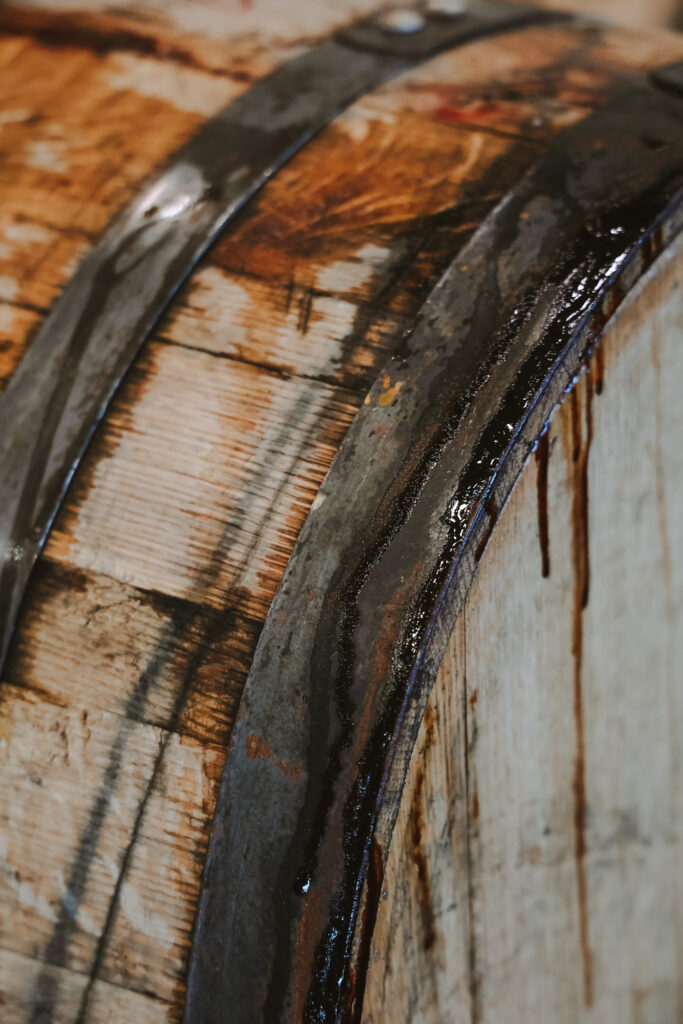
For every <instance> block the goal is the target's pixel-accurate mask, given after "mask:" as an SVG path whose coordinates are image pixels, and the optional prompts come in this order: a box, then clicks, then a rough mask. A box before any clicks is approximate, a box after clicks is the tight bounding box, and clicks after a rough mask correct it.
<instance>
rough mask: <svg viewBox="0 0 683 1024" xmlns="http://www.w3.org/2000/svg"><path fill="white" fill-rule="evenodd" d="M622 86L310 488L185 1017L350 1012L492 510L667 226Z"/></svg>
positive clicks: (246, 1018) (227, 779)
mask: <svg viewBox="0 0 683 1024" xmlns="http://www.w3.org/2000/svg"><path fill="white" fill-rule="evenodd" d="M622 88H623V91H621V92H620V93H619V95H617V96H616V97H615V98H614V99H613V100H612V101H611V102H610V103H609V104H608V105H607V106H606V107H605V108H604V109H603V110H601V111H600V112H598V113H596V114H594V115H592V116H590V117H589V118H587V119H586V120H585V121H583V122H582V123H580V124H578V125H577V126H575V127H574V128H572V129H570V130H569V131H567V132H566V134H565V135H564V136H563V137H562V138H560V139H559V140H558V142H557V143H556V144H555V145H554V147H553V148H552V149H551V150H550V152H549V153H548V154H547V155H546V156H544V157H543V158H542V159H541V160H540V162H539V163H538V164H537V165H536V167H535V168H533V169H532V170H531V171H530V172H529V173H528V174H527V175H526V176H525V178H524V179H523V180H522V182H521V183H520V184H519V186H518V187H517V188H516V189H515V190H513V192H512V193H511V194H510V195H509V196H508V197H507V199H506V200H505V202H504V203H503V204H502V205H500V206H499V207H498V208H497V210H496V211H495V212H494V213H493V214H491V215H490V216H489V218H488V219H487V220H486V221H485V222H484V223H483V225H482V226H481V228H480V229H479V230H478V232H477V233H476V234H475V235H474V237H473V238H472V240H471V241H470V242H469V243H468V244H467V245H466V247H465V248H464V249H463V250H462V251H461V252H460V253H459V254H458V255H457V258H456V259H454V260H453V263H452V264H451V266H450V267H449V269H448V270H447V272H446V273H445V274H444V276H443V277H442V279H441V280H440V281H439V283H438V285H437V286H436V288H435V289H434V291H433V292H432V294H431V296H430V297H429V299H428V301H427V303H426V305H425V306H424V308H423V311H422V313H421V315H420V317H419V318H418V320H417V322H416V324H415V326H414V328H413V330H412V332H411V333H410V335H409V336H408V337H407V338H406V340H405V342H404V344H403V347H402V349H401V351H399V352H397V353H396V354H395V356H394V357H393V358H392V360H391V361H390V363H389V365H388V366H387V368H386V369H385V371H384V373H383V374H382V375H381V377H380V379H379V381H378V382H377V384H376V385H375V386H374V388H373V389H372V391H371V392H370V395H369V398H368V401H367V403H366V404H365V406H364V407H363V408H362V410H361V411H360V412H359V413H358V415H357V417H356V418H355V420H354V422H353V424H352V426H351V428H350V430H349V434H348V435H347V438H346V440H345V441H344V443H343V445H342V448H341V449H340V451H339V453H338V455H337V457H336V459H335V461H334V463H333V466H332V468H331V470H330V472H329V474H328V476H327V478H326V480H325V482H324V483H323V486H322V488H321V490H320V493H319V496H318V498H317V499H316V502H315V505H314V507H313V510H312V511H311V513H310V515H309V518H308V520H307V521H306V524H305V526H304V528H303V531H302V534H301V537H300V539H299V542H298V544H297V546H296V548H295V550H294V553H293V554H292V557H291V559H290V562H289V565H288V568H287V571H286V573H285V576H284V579H283V582H282V585H281V587H280V590H279V592H278V595H277V597H276V599H275V601H274V604H273V607H272V608H271V611H270V615H269V618H268V620H267V623H266V626H265V628H264V631H263V634H262V636H261V640H260V643H259V646H258V649H257V652H256V656H255V659H254V662H253V666H252V670H251V673H250V676H249V679H248V682H247V685H246V689H245V693H244V697H243V701H242V705H241V710H240V714H239V718H238V721H237V724H236V726H235V729H234V732H233V741H232V746H231V750H230V752H229V755H228V761H227V765H226V769H225V774H224V778H223V782H222V787H221V792H220V796H219V801H218V808H217V812H216V819H215V823H214V832H213V837H212V841H211V844H210V851H209V858H208V862H207V869H206V874H205V881H204V889H203V894H202V900H201V907H200V914H199V922H198V928H197V932H196V937H195V947H194V955H193V962H192V968H191V974H190V984H189V999H188V1009H187V1015H186V1021H187V1022H192V1024H200V1022H201V1024H208V1022H218V1021H222V1020H224V1019H227V1018H226V1016H225V1014H226V1013H227V1014H228V1015H229V1019H230V1020H231V1021H234V1022H235V1024H247V1022H249V1024H253V1022H255V1021H268V1022H275V1021H280V1020H296V1021H299V1020H303V1021H307V1022H313V1021H315V1022H323V1021H324V1022H333V1021H341V1020H344V1021H347V1020H349V1021H351V1020H358V1019H359V1018H360V1012H361V1007H362V996H363V985H364V977H363V975H364V969H365V967H366V965H367V960H368V953H369V943H370V941H371V938H372V930H373V926H374V918H375V914H376V910H377V901H378V899H379V894H380V891H381V876H382V871H383V862H384V853H383V850H384V851H386V848H387V846H388V841H389V839H390V836H391V832H392V829H393V824H394V820H395V815H396V812H397V807H398V800H399V798H400V792H401V788H402V782H403V778H404V774H405V771H406V767H407V763H408V760H409V757H410V754H411V751H412V746H413V742H414V738H415V735H416V731H417V728H418V727H419V723H420V720H421V717H422V713H423V711H424V707H425V705H426V701H427V698H428V695H429V692H430V690H431V686H432V683H433V680H434V677H435V674H436V671H437V669H438V666H439V664H440V661H441V658H442V655H443V652H444V649H445V644H446V642H447V639H448V636H449V634H450V631H451V629H452V626H453V623H454V618H455V615H456V614H457V612H458V610H459V608H460V607H461V604H462V600H463V599H464V594H465V593H466V590H467V588H468V586H469V584H470V582H471V579H472V577H473V575H474V572H475V569H476V564H477V561H478V558H479V556H480V554H481V552H482V550H483V547H484V546H485V544H486V540H487V537H488V535H489V533H490V531H491V528H492V526H493V523H494V521H495V508H496V503H497V505H498V507H500V505H501V503H502V501H503V500H504V499H505V497H506V495H507V493H509V490H510V488H511V487H512V484H513V482H514V479H515V477H516V475H517V474H518V472H519V470H520V468H521V465H522V463H523V461H524V459H525V457H526V456H527V454H528V453H529V451H530V449H531V447H532V446H533V444H534V442H535V441H536V439H537V438H538V436H539V435H540V433H541V431H542V430H543V426H544V423H545V422H546V421H547V417H548V416H549V414H550V411H551V410H552V407H553V405H554V404H555V403H556V402H557V401H558V400H559V399H560V398H561V396H562V392H563V390H564V389H565V388H566V387H567V386H569V385H570V383H571V380H572V378H573V376H574V375H575V373H576V372H577V371H578V369H579V368H580V365H581V358H582V354H583V356H584V357H585V350H586V348H587V347H590V346H591V345H592V344H594V343H595V337H596V333H599V332H600V330H601V329H602V327H603V326H604V323H605V319H606V318H608V317H609V315H611V313H612V312H613V311H614V308H616V306H617V305H618V304H619V302H620V301H621V298H622V297H623V295H624V294H625V292H626V291H628V289H629V288H630V287H631V286H632V285H633V284H634V283H635V281H636V280H637V278H638V277H639V276H640V275H641V274H642V272H643V271H644V269H645V268H646V267H647V265H648V264H649V262H650V261H651V260H652V258H653V256H654V254H655V253H656V251H658V249H660V248H661V247H662V246H663V245H664V244H666V243H667V241H668V240H669V239H670V238H671V237H672V236H673V234H674V233H675V232H677V231H678V230H679V228H680V226H681V219H682V212H681V203H680V200H681V189H682V188H683V131H682V130H681V128H682V125H683V104H682V103H681V102H680V99H677V98H676V97H675V96H674V95H673V94H672V93H669V92H666V91H664V90H662V89H659V88H658V87H657V85H656V84H655V83H654V82H651V81H648V80H644V79H637V80H632V81H631V82H630V83H629V84H627V85H624V86H623V87H622ZM387 382H388V384H387ZM255 749H258V750H260V751H265V752H266V756H263V757H254V756H253V751H254V750H255ZM226 1008H229V1011H228V1010H227V1009H226Z"/></svg>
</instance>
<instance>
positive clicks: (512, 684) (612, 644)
mask: <svg viewBox="0 0 683 1024" xmlns="http://www.w3.org/2000/svg"><path fill="white" fill-rule="evenodd" d="M682 288H683V243H682V242H681V241H680V240H679V241H678V243H677V244H676V246H675V247H674V248H673V250H672V251H671V252H668V253H665V255H664V256H663V257H661V258H660V260H659V261H658V263H656V264H655V266H654V267H653V268H652V270H651V271H650V272H649V274H648V275H647V277H646V278H645V279H644V280H643V282H642V283H641V285H640V286H638V288H637V290H636V294H634V295H633V296H631V297H629V298H628V299H627V300H626V303H625V305H624V307H623V308H622V309H621V310H620V311H619V313H618V314H617V316H616V318H615V320H614V321H613V322H612V323H611V324H610V326H609V327H608V328H607V333H606V336H605V338H604V340H603V342H602V349H599V350H598V351H599V352H600V353H601V354H600V356H598V357H597V358H596V355H593V356H592V357H591V359H590V361H589V364H588V369H587V372H584V373H582V374H581V376H580V379H579V381H578V383H577V384H576V386H575V388H574V390H573V391H572V393H571V395H570V396H569V397H567V399H566V400H565V401H564V402H563V403H562V405H561V406H560V408H559V410H558V411H557V412H556V413H555V415H554V417H553V419H552V420H551V424H550V427H549V429H548V433H547V435H546V436H547V438H548V441H547V460H548V461H547V503H548V529H549V548H550V572H549V574H548V575H544V574H543V571H542V568H543V564H542V561H541V559H539V539H540V538H539V529H538V517H537V503H538V466H537V462H536V459H535V458H533V457H531V458H530V459H529V460H528V461H527V464H526V466H525V468H524V469H523V471H522V474H521V476H520V478H519V480H518V482H517V484H516V485H515V488H514V490H513V492H512V495H511V497H510V498H509V500H508V502H507V504H506V506H505V508H504V509H503V510H502V512H501V515H500V519H499V522H498V524H497V526H496V528H495V529H494V530H493V532H492V535H491V538H490V540H489V542H488V546H487V548H486V550H485V552H484V554H483V557H482V559H481V562H480V566H479V570H478V575H477V577H476V578H475V581H474V584H473V586H472V589H471V591H470V594H469V595H468V597H467V600H466V603H465V607H464V610H463V612H462V614H461V616H460V617H459V619H458V621H457V624H456V627H455V630H454V633H453V636H452V638H451V641H450V645H449V648H448V650H447V654H446V657H445V659H444V663H443V665H442V667H441V670H440V672H439V675H438V677H437V682H436V685H435V689H434V693H433V695H432V697H431V700H430V703H429V705H428V712H427V714H426V716H425V720H424V722H423V725H422V728H421V731H420V735H419V737H418V741H417V744H416V749H415V752H414V754H413V759H412V762H411V766H410V770H409V775H408V779H407V782H406V786H405V790H404V792H403V796H402V802H401V807H400V812H399V817H398V820H397V825H396V829H395V832H394V837H393V839H392V843H391V846H390V849H389V854H388V862H387V867H386V871H385V874H384V879H383V882H382V887H383V891H384V894H385V898H384V899H383V900H382V902H381V904H380V910H379V914H378V922H377V928H376V931H375V936H374V943H373V951H372V956H371V961H370V969H369V974H368V982H367V988H366V998H365V1004H364V1015H363V1020H364V1022H365V1024H374V1022H379V1021H384V1020H387V1019H390V1020H392V1021H395V1022H397V1024H404V1022H405V1024H407V1022H411V1024H413V1022H426V1021H429V1022H430V1024H442V1022H446V1021H448V1022H451V1021H454V1020H456V1021H457V1020H472V1021H477V1022H484V1021H488V1020H503V1019H504V1020H553V1021H558V1022H560V1024H562V1022H565V1021H566V1022H570V1021H571V1022H574V1021H577V1020H598V1021H605V1022H608V1021H610V1022H611V1021H614V1020H619V1021H625V1022H629V1021H632V1022H633V1024H639V1022H641V1021H653V1022H654V1021H664V1020H678V1019H679V1017H680V1015H681V1012H682V1010H683V1004H682V1003H681V995H680V993H681V991H682V990H683V986H682V979H683V956H682V950H683V946H682V945H681V938H682V937H683V890H682V889H681V877H682V876H681V855H682V853H683V836H682V834H681V828H680V821H681V812H682V811H683V791H682V790H681V777H680V750H681V744H682V742H683V692H682V691H681V685H680V684H681V679H683V647H682V645H681V637H682V636H683V628H682V627H683V546H682V545H681V537H680V531H676V530H675V529H673V523H674V522H679V521H680V517H681V515H682V514H683V487H682V484H683V460H682V459H681V449H680V432H681V428H682V426H683V424H682V423H681V409H680V403H679V401H678V397H677V396H678V390H679V387H680V379H681V373H682V372H683V362H682V361H681V354H680V344H679V340H680V323H681V313H682V310H681V294H682ZM601 382H602V383H601ZM542 457H543V458H544V457H545V456H542ZM418 825H419V826H420V827H419V828H418V827H417V826H418ZM425 879H428V880H429V886H428V889H427V887H426V885H425ZM427 896H428V899H427Z"/></svg>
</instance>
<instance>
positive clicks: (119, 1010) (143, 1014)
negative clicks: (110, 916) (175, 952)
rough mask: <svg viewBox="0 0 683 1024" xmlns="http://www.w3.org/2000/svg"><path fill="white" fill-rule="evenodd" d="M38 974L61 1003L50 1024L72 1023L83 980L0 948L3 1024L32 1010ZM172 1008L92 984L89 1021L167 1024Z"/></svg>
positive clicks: (17, 1023) (18, 1023) (19, 1020)
mask: <svg viewBox="0 0 683 1024" xmlns="http://www.w3.org/2000/svg"><path fill="white" fill-rule="evenodd" d="M41 975H45V976H47V978H48V979H49V982H50V983H51V984H52V985H54V986H55V987H58V988H59V991H60V993H61V1000H60V1002H59V1004H58V1006H57V1007H56V1009H55V1011H54V1012H53V1015H52V1017H51V1020H52V1022H53V1024H73V1021H74V1020H76V1018H77V1016H78V1012H79V1009H80V1004H81V999H82V995H83V990H84V988H85V985H86V983H87V978H86V976H85V975H83V974H77V973H76V972H74V971H68V970H66V969H64V968H58V967H47V968H45V967H44V966H43V965H42V964H40V963H39V962H38V961H36V960H32V959H31V958H30V957H25V956H22V955H21V954H18V953H13V952H10V951H9V950H6V949H0V993H1V995H0V1010H1V1011H2V1020H3V1024H23V1022H24V1021H26V1020H28V1019H30V1017H31V1014H32V1013H34V1011H35V1009H36V998H35V996H36V986H37V981H38V978H39V977H40V976H41ZM172 1014H173V1008H172V1007H170V1006H169V1005H168V1004H166V1003H163V1002H162V1001H161V1000H160V999H155V998H153V997H150V996H142V995H140V994H139V993H137V992H129V991H127V990H126V989H122V988H120V987H119V986H116V985H109V984H107V983H106V982H103V981H98V982H96V984H95V986H94V989H93V995H92V1003H91V1010H90V1019H91V1020H92V1021H98V1022H99V1024H118V1022H119V1021H135V1024H167V1022H168V1021H169V1020H172V1019H173V1017H172Z"/></svg>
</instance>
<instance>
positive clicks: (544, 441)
mask: <svg viewBox="0 0 683 1024" xmlns="http://www.w3.org/2000/svg"><path fill="white" fill-rule="evenodd" d="M535 454H536V490H537V500H536V504H537V506H538V540H539V543H540V546H541V575H542V576H543V578H544V579H547V578H548V576H550V533H549V530H548V461H549V459H550V439H549V435H548V431H547V430H546V431H545V432H544V433H543V434H541V436H540V437H539V439H538V445H537V447H536V453H535Z"/></svg>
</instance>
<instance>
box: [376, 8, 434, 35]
mask: <svg viewBox="0 0 683 1024" xmlns="http://www.w3.org/2000/svg"><path fill="white" fill-rule="evenodd" d="M378 24H379V25H380V26H381V27H382V28H383V29H384V30H385V31H386V32H397V33H399V32H400V33H401V34H402V35H403V34H405V35H409V34H410V33H411V32H419V31H420V30H421V29H423V28H424V27H425V19H424V15H423V14H420V12H419V11H409V10H398V11H387V13H386V14H383V15H382V16H381V17H380V18H379V19H378Z"/></svg>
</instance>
